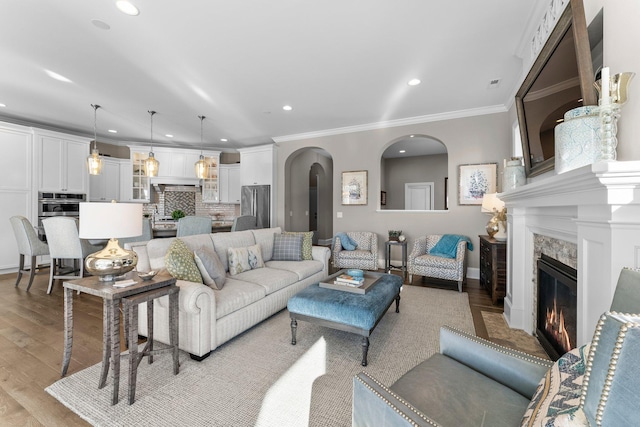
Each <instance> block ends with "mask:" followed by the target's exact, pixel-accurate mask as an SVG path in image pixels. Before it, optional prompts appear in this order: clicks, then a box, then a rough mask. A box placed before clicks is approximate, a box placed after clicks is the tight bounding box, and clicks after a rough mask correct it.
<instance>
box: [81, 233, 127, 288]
mask: <svg viewBox="0 0 640 427" xmlns="http://www.w3.org/2000/svg"><path fill="white" fill-rule="evenodd" d="M136 264H138V255H137V254H136V253H135V251H130V250H127V249H123V248H121V247H120V245H119V244H118V239H111V240H109V242H108V243H107V246H105V248H104V249H102V250H100V251H98V252H95V253H92V254H91V255H89V256H88V257H87V259H86V260H85V263H84V265H85V268H86V270H87V272H88V273H89V274H91V275H93V276H98V280H99V281H101V282H112V281H114V280H116V277H117V276H121V275H123V274H124V273H127V272H129V271H131V270H133V269H134V268H135V267H136Z"/></svg>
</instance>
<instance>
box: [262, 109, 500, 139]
mask: <svg viewBox="0 0 640 427" xmlns="http://www.w3.org/2000/svg"><path fill="white" fill-rule="evenodd" d="M506 111H508V110H507V108H506V106H505V105H492V106H489V107H482V108H471V109H468V110H457V111H449V112H446V113H438V114H430V115H426V116H416V117H407V118H404V119H397V120H387V121H383V122H375V123H366V124H363V125H356V126H345V127H341V128H334V129H326V130H320V131H314V132H306V133H298V134H293V135H284V136H276V137H273V138H272V139H273V141H274V142H276V143H279V142H288V141H299V140H301V139H311V138H320V137H324V136H332V135H342V134H345V133H353V132H364V131H369V130H377V129H386V128H392V127H397V126H407V125H415V124H420V123H429V122H439V121H443V120H451V119H460V118H464V117H473V116H483V115H486V114H496V113H504V112H506Z"/></svg>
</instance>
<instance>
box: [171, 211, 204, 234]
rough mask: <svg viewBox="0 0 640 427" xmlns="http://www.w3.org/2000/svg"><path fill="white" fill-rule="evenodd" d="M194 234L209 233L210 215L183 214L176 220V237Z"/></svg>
mask: <svg viewBox="0 0 640 427" xmlns="http://www.w3.org/2000/svg"><path fill="white" fill-rule="evenodd" d="M194 234H211V217H208V216H185V217H184V218H180V219H179V220H178V228H177V229H176V237H183V236H191V235H194Z"/></svg>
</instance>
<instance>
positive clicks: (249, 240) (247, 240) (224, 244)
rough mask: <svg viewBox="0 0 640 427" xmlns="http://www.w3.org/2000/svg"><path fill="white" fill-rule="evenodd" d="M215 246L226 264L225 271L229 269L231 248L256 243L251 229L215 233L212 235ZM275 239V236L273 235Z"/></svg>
mask: <svg viewBox="0 0 640 427" xmlns="http://www.w3.org/2000/svg"><path fill="white" fill-rule="evenodd" d="M211 240H213V247H214V249H215V251H216V253H217V254H218V258H220V261H221V262H222V265H224V269H225V271H229V255H228V252H227V249H229V248H245V247H247V246H252V245H255V244H256V239H255V238H254V237H253V233H252V232H251V230H243V231H233V232H230V233H214V234H212V235H211ZM271 240H272V241H273V237H271Z"/></svg>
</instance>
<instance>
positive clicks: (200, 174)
mask: <svg viewBox="0 0 640 427" xmlns="http://www.w3.org/2000/svg"><path fill="white" fill-rule="evenodd" d="M198 118H199V119H200V160H198V161H197V162H196V164H195V168H196V177H197V178H199V179H207V178H209V165H208V164H207V161H206V160H205V158H204V155H203V154H202V150H203V148H204V142H203V141H204V140H203V138H202V126H203V121H204V119H206V117H205V116H198Z"/></svg>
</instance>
